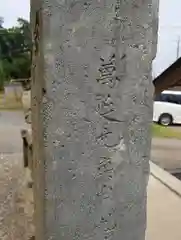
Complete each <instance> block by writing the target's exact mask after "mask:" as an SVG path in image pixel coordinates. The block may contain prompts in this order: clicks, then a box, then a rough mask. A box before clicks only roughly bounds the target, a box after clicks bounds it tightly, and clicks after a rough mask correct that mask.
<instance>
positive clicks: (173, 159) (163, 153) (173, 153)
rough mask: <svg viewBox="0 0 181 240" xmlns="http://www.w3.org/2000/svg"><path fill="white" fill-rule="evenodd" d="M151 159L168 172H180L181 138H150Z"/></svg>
mask: <svg viewBox="0 0 181 240" xmlns="http://www.w3.org/2000/svg"><path fill="white" fill-rule="evenodd" d="M151 159H152V161H153V162H154V163H156V164H158V165H159V166H160V167H162V168H164V169H165V170H168V171H169V172H172V173H173V172H181V140H177V139H152V151H151Z"/></svg>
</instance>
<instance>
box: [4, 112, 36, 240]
mask: <svg viewBox="0 0 181 240" xmlns="http://www.w3.org/2000/svg"><path fill="white" fill-rule="evenodd" d="M23 126H24V127H25V126H26V125H25V123H24V121H23V114H22V113H21V112H0V136H1V137H0V239H1V240H27V239H28V238H29V237H30V236H31V235H32V232H33V227H32V208H31V209H30V208H29V207H28V204H29V205H30V206H31V207H32V202H30V199H28V204H27V195H28V194H29V193H28V191H29V190H28V189H27V187H26V177H25V176H26V174H25V170H24V168H23V161H22V159H23V158H22V142H21V137H20V130H21V128H22V127H23Z"/></svg>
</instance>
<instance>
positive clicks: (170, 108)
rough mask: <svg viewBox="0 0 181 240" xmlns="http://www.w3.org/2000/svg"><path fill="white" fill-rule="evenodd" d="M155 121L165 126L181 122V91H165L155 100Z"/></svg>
mask: <svg viewBox="0 0 181 240" xmlns="http://www.w3.org/2000/svg"><path fill="white" fill-rule="evenodd" d="M153 110H154V111H153V121H154V122H157V123H159V124H161V125H163V126H168V125H171V124H181V92H180V91H163V92H162V93H161V94H160V95H159V96H157V97H156V98H155V100H154V108H153Z"/></svg>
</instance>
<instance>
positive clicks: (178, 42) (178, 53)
mask: <svg viewBox="0 0 181 240" xmlns="http://www.w3.org/2000/svg"><path fill="white" fill-rule="evenodd" d="M179 57H180V36H179V37H178V40H177V59H179Z"/></svg>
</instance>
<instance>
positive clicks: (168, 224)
mask: <svg viewBox="0 0 181 240" xmlns="http://www.w3.org/2000/svg"><path fill="white" fill-rule="evenodd" d="M147 208H148V209H147V219H148V220H147V221H148V223H147V233H146V240H153V239H154V240H162V239H163V240H170V239H174V240H180V239H181V231H180V226H181V214H180V212H181V182H180V181H179V180H177V179H176V178H175V177H173V176H172V175H170V174H169V173H167V172H165V171H163V170H162V169H161V168H159V167H157V166H156V165H155V164H153V163H151V175H150V179H149V185H148V205H147Z"/></svg>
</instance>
